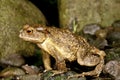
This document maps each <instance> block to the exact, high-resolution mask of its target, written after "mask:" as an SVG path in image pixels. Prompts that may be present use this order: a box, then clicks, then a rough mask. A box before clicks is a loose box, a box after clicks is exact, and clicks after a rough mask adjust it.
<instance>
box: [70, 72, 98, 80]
mask: <svg viewBox="0 0 120 80" xmlns="http://www.w3.org/2000/svg"><path fill="white" fill-rule="evenodd" d="M85 76H94V77H98V76H99V74H98V73H97V72H96V71H95V70H94V71H90V72H83V73H81V74H75V75H72V76H69V77H68V80H69V79H70V78H73V77H74V78H78V77H85Z"/></svg>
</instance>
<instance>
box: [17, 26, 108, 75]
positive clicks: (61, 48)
mask: <svg viewBox="0 0 120 80" xmlns="http://www.w3.org/2000/svg"><path fill="white" fill-rule="evenodd" d="M19 37H20V38H22V39H23V40H25V41H30V42H33V43H35V44H37V45H38V47H39V48H41V49H42V51H43V55H42V57H43V63H44V67H45V70H52V68H51V65H50V56H52V57H53V58H54V59H55V61H56V66H57V71H58V72H66V71H67V70H68V69H67V67H66V63H65V61H66V60H68V61H70V62H72V61H75V60H76V61H77V62H78V64H79V65H81V66H88V67H91V66H95V69H94V70H91V71H88V72H83V73H80V74H76V75H73V77H79V76H99V75H100V73H101V71H102V68H103V65H104V57H105V55H106V54H105V52H104V51H102V50H99V49H97V48H96V47H94V46H91V45H90V44H89V43H88V42H87V41H86V40H85V39H84V38H83V37H81V36H78V35H75V34H73V33H72V32H70V31H69V30H67V29H60V28H56V27H48V26H45V25H24V27H23V29H22V30H21V31H20V35H19Z"/></svg>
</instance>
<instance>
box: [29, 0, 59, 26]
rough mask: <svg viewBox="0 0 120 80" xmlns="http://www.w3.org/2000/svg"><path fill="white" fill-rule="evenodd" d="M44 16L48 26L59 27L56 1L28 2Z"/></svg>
mask: <svg viewBox="0 0 120 80" xmlns="http://www.w3.org/2000/svg"><path fill="white" fill-rule="evenodd" d="M29 1H31V2H32V3H33V4H34V5H35V6H36V7H38V8H39V9H40V10H41V11H42V13H43V14H44V15H45V17H46V19H47V21H48V25H53V26H59V18H58V17H59V16H58V7H57V0H29Z"/></svg>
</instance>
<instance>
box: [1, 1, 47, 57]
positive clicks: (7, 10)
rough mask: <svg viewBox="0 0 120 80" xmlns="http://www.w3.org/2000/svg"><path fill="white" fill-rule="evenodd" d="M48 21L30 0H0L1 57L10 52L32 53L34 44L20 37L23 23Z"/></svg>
mask: <svg viewBox="0 0 120 80" xmlns="http://www.w3.org/2000/svg"><path fill="white" fill-rule="evenodd" d="M37 23H43V24H45V23H46V19H45V17H44V16H43V14H42V13H41V12H40V11H39V10H38V9H37V8H36V7H35V6H34V5H33V4H31V2H29V1H28V0H0V59H1V58H4V57H5V56H7V55H8V54H13V53H17V54H19V53H23V54H25V55H27V54H28V55H31V54H33V52H34V49H35V48H34V46H33V45H32V44H30V43H28V42H25V41H23V40H21V39H20V38H19V31H20V29H21V28H22V26H23V24H37Z"/></svg>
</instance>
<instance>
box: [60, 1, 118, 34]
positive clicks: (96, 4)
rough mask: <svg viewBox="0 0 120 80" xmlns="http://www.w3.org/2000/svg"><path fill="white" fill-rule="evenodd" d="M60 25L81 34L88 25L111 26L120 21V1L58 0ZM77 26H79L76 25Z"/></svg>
mask: <svg viewBox="0 0 120 80" xmlns="http://www.w3.org/2000/svg"><path fill="white" fill-rule="evenodd" d="M58 4H59V14H60V25H61V27H69V28H70V29H71V24H72V27H74V28H73V31H74V32H79V31H81V29H82V28H83V27H84V26H85V25H88V24H93V23H97V24H101V25H102V26H110V25H111V24H112V23H113V22H114V21H116V20H120V10H119V6H120V0H58ZM75 24H77V25H75Z"/></svg>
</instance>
